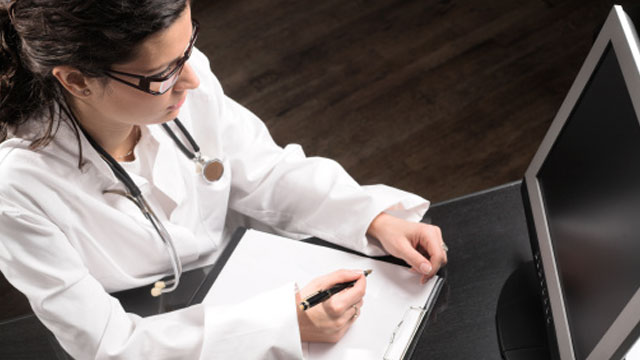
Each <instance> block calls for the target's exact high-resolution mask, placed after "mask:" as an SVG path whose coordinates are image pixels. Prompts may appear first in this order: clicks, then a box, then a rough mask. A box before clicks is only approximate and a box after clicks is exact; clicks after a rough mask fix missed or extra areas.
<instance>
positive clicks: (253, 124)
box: [0, 50, 429, 359]
mask: <svg viewBox="0 0 640 360" xmlns="http://www.w3.org/2000/svg"><path fill="white" fill-rule="evenodd" d="M190 64H191V65H192V67H193V68H194V70H195V71H196V73H197V75H198V76H199V78H200V81H201V83H200V87H199V88H198V89H196V90H193V91H190V92H189V94H188V96H187V100H186V102H185V104H184V105H183V107H182V109H181V110H180V119H181V121H182V122H183V124H184V125H185V126H186V127H187V129H188V130H189V131H190V133H191V134H192V136H193V137H194V138H195V139H196V141H197V142H198V144H199V145H200V147H201V149H202V153H203V154H204V155H205V156H207V157H209V158H218V159H220V160H221V161H222V162H223V163H224V168H225V171H224V174H223V176H222V178H221V179H220V180H219V181H217V182H216V183H214V184H207V183H206V182H204V180H203V179H202V178H201V177H200V174H198V173H196V171H195V166H194V163H193V162H192V161H191V160H189V159H187V158H186V157H185V156H184V154H182V153H181V152H180V150H179V149H178V148H177V147H176V146H175V144H174V143H173V141H172V140H171V139H170V138H169V137H168V136H167V134H166V133H165V132H164V131H163V129H162V128H161V127H160V126H159V125H152V126H148V127H143V128H142V130H143V131H142V136H141V139H140V142H139V144H138V145H137V147H136V149H135V153H136V156H137V157H138V158H139V159H140V161H146V162H147V163H146V164H147V165H148V167H147V170H144V171H143V170H139V171H141V173H140V174H135V170H133V169H130V170H131V171H132V172H131V173H130V175H131V177H132V178H133V179H134V181H135V182H136V184H138V186H139V187H140V189H141V190H142V193H143V195H144V196H145V197H146V199H147V201H148V202H150V203H151V206H152V207H153V209H154V210H155V211H156V213H157V215H158V216H159V217H160V219H161V221H162V222H163V224H164V226H165V227H166V228H167V230H168V231H169V233H170V234H171V236H172V238H173V240H174V242H175V246H176V248H177V252H178V255H179V257H180V259H181V260H182V263H183V264H184V266H185V268H186V269H189V268H195V267H199V266H203V265H207V264H210V263H212V262H213V261H214V260H215V258H216V257H217V255H218V254H219V253H220V249H221V248H222V246H224V244H225V239H226V238H227V234H228V232H229V230H233V228H232V227H233V226H235V225H236V224H239V223H241V222H244V225H250V226H253V227H258V228H261V229H270V230H271V231H275V232H278V233H279V234H281V235H286V236H290V237H301V236H303V235H304V236H309V235H312V236H317V237H320V238H323V239H325V240H328V241H332V242H334V243H338V244H342V245H344V246H347V247H350V248H352V249H355V250H359V251H363V252H367V253H370V254H380V253H381V251H382V250H381V249H380V248H379V247H377V246H376V245H375V244H373V243H370V242H368V240H367V237H366V236H365V233H366V230H367V228H368V226H369V224H370V223H371V221H372V220H373V218H374V217H375V216H376V215H378V214H379V213H380V212H382V211H387V212H390V213H392V214H393V215H396V216H401V217H404V218H406V219H408V220H412V221H419V220H420V219H421V218H422V216H423V215H424V213H425V211H426V210H427V208H428V205H429V203H428V202H427V201H426V200H424V199H422V198H420V197H418V196H416V195H413V194H410V193H407V192H404V191H401V190H397V189H394V188H391V187H387V186H383V185H375V186H360V185H358V184H357V183H356V182H355V181H354V180H353V179H352V178H351V177H350V176H349V175H348V174H347V173H346V172H345V171H344V169H343V168H342V167H341V166H340V165H339V164H337V163H336V162H334V161H331V160H328V159H324V158H306V157H305V155H304V153H303V152H302V149H301V148H300V146H298V145H288V146H286V147H285V148H281V147H279V146H277V145H276V144H275V143H274V142H273V141H272V139H271V137H270V135H269V133H268V131H267V129H266V127H265V126H264V124H263V123H262V122H261V121H260V120H259V119H258V118H257V117H256V116H255V115H253V114H252V113H251V112H250V111H248V110H247V109H245V108H243V107H242V106H240V105H239V104H237V103H236V102H234V101H233V100H231V99H230V98H228V97H226V96H225V95H224V93H223V91H222V88H221V86H220V84H219V82H218V80H217V79H216V78H215V76H214V75H213V74H212V73H211V71H210V70H209V63H208V60H207V59H206V57H205V56H204V55H203V54H202V53H201V52H199V51H197V50H196V51H194V53H193V56H192V59H191V60H190ZM177 133H179V132H177ZM81 142H82V151H83V152H82V154H83V156H84V159H85V165H84V166H83V167H82V170H80V169H79V168H78V144H77V141H76V138H75V135H74V133H73V131H72V130H71V129H70V127H69V126H68V125H66V124H65V123H63V124H62V125H61V126H60V129H59V131H58V133H57V134H56V136H55V138H54V140H53V141H52V142H51V143H50V144H49V145H47V146H46V147H45V148H42V149H39V150H37V151H32V150H30V149H29V147H28V146H29V141H27V140H24V139H22V138H21V137H20V135H19V134H18V136H17V137H15V138H13V139H9V140H6V141H5V142H3V143H2V144H0V229H1V230H0V271H2V273H3V274H4V275H5V276H6V278H7V279H8V280H9V282H10V283H11V284H12V285H13V286H15V287H16V288H17V289H18V290H20V291H21V292H23V293H24V294H25V295H26V296H27V298H28V299H29V302H30V304H31V307H32V308H33V311H34V312H35V314H36V315H37V316H38V318H39V319H40V320H41V321H42V322H43V323H44V324H45V326H47V327H48V328H49V329H50V330H51V331H52V332H53V333H54V334H55V336H56V338H57V339H58V340H59V342H60V343H61V345H62V346H63V347H64V348H65V349H66V350H67V351H68V352H69V353H70V354H71V355H72V356H74V357H76V358H79V359H89V358H98V359H116V358H117V359H120V358H122V359H144V358H146V359H165V358H166V359H210V358H213V357H215V358H221V359H231V358H233V359H258V358H278V359H280V358H301V357H302V352H301V344H300V335H299V330H298V324H297V318H296V310H295V304H294V287H293V284H289V285H287V286H285V287H283V288H280V289H274V290H272V291H270V292H267V293H263V294H256V296H255V297H254V298H251V299H248V300H247V301H248V302H253V303H255V304H256V305H254V306H251V305H247V304H238V305H236V306H233V307H229V308H216V307H211V306H207V305H206V304H199V305H194V306H191V307H188V308H185V309H181V310H177V311H173V312H170V313H166V314H161V315H156V316H151V317H147V318H141V317H139V316H137V315H135V314H131V313H126V312H125V311H124V310H123V308H122V306H121V305H120V303H119V302H118V300H117V299H115V298H114V297H112V296H110V295H109V292H114V291H118V290H123V289H129V288H133V287H138V286H143V285H148V284H150V283H152V282H153V281H155V280H157V279H158V278H161V277H163V276H164V275H167V274H171V273H172V271H171V266H170V260H169V255H168V253H167V251H166V249H165V247H164V245H163V244H162V242H161V241H160V239H159V238H158V236H157V234H156V232H155V231H154V230H153V228H152V226H151V223H150V222H149V221H148V220H147V219H145V217H144V216H143V214H142V213H141V212H140V210H139V209H138V208H137V207H136V205H135V204H134V203H133V202H131V201H130V200H128V199H127V198H125V197H123V196H120V195H115V194H110V193H107V194H104V193H103V191H105V190H114V189H119V190H125V187H124V185H123V184H122V183H121V182H120V181H118V179H117V178H116V177H115V175H114V174H113V173H112V171H111V170H110V169H109V167H108V165H107V164H106V163H105V162H104V161H103V160H102V159H101V158H100V157H99V155H98V154H97V153H96V151H95V150H94V149H93V148H92V147H91V146H90V145H89V143H88V142H87V140H86V139H85V138H84V137H82V139H81ZM143 168H144V166H139V167H138V169H143ZM145 173H146V175H144V174H145ZM248 219H251V220H248ZM239 220H240V221H239ZM319 275H320V274H319ZM257 304H260V305H259V306H258V305H257Z"/></svg>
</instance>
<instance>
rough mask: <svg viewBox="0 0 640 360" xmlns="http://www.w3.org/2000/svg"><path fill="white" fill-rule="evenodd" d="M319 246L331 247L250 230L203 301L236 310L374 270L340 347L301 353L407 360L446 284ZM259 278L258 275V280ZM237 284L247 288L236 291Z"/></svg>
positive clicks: (306, 346) (316, 346)
mask: <svg viewBox="0 0 640 360" xmlns="http://www.w3.org/2000/svg"><path fill="white" fill-rule="evenodd" d="M309 243H311V244H309ZM317 245H328V244H327V243H326V242H323V241H321V240H317V239H312V240H309V241H306V243H305V242H301V241H296V240H291V239H286V238H282V237H279V236H276V235H272V234H266V233H260V232H258V231H254V230H251V231H248V232H247V233H246V234H245V237H244V238H243V240H242V241H241V242H240V244H239V245H238V247H237V248H236V250H235V252H234V253H233V254H232V255H231V258H230V259H229V260H228V262H227V264H226V266H225V268H224V269H223V270H222V273H221V274H220V276H219V278H218V279H217V280H216V282H215V283H214V284H213V286H212V288H211V289H210V294H208V296H207V297H206V298H205V299H204V302H205V303H207V304H209V305H212V306H227V305H234V304H238V303H240V302H242V301H244V300H246V299H247V298H250V297H252V296H253V295H255V294H257V293H261V292H263V291H268V290H270V289H272V288H274V287H279V286H282V285H284V284H286V283H291V282H293V281H296V282H297V283H298V284H301V285H304V284H306V283H308V282H309V281H310V280H312V279H313V278H315V277H317V276H320V275H323V274H326V273H329V272H331V271H334V270H337V269H338V268H349V269H361V268H362V269H364V268H372V269H374V270H373V274H372V275H371V276H369V277H368V278H367V293H366V295H365V300H364V302H365V307H364V308H363V310H362V312H361V313H360V317H359V318H358V321H356V322H355V323H354V324H353V325H352V326H351V328H350V329H349V331H347V333H346V334H345V335H344V337H343V338H342V339H341V340H340V341H339V342H338V343H337V344H322V343H303V354H304V356H305V358H308V359H323V360H325V359H331V360H334V359H352V358H358V359H380V358H383V356H385V353H386V354H387V355H386V358H388V359H402V358H409V357H410V356H411V354H412V353H413V351H414V349H415V347H416V344H417V343H418V342H419V338H420V335H421V334H422V331H423V330H424V328H425V326H426V324H427V323H428V321H427V319H428V315H429V312H430V311H431V309H432V307H433V305H434V303H435V299H437V297H438V294H439V292H440V288H441V287H442V284H443V282H444V279H443V278H442V277H440V276H436V277H434V278H432V279H430V280H429V281H428V282H427V284H424V285H422V284H420V282H419V278H420V275H417V274H414V273H411V272H409V271H408V268H407V269H406V271H405V269H402V268H399V267H398V266H397V265H398V263H401V262H402V261H399V260H398V259H392V258H391V259H388V257H370V256H364V255H362V254H359V253H357V252H354V251H352V250H349V249H344V248H342V247H340V246H336V245H333V244H331V245H330V246H327V247H330V248H333V249H327V248H326V247H325V246H317ZM336 249H337V250H340V251H335V250H336ZM380 260H382V261H380ZM387 260H392V261H387ZM389 262H391V263H395V265H394V264H389ZM255 274H260V276H258V278H257V280H256V276H255ZM238 283H242V284H245V285H247V286H243V287H241V288H238V286H237V284H238ZM392 340H393V341H392Z"/></svg>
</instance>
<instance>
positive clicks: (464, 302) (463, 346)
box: [0, 182, 531, 360]
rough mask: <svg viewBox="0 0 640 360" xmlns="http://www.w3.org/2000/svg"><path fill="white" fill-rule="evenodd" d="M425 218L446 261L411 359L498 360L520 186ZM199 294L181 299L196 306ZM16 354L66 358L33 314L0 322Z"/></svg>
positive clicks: (5, 354)
mask: <svg viewBox="0 0 640 360" xmlns="http://www.w3.org/2000/svg"><path fill="white" fill-rule="evenodd" d="M427 214H428V216H427V218H426V219H425V220H427V221H430V222H431V223H433V224H436V225H438V226H440V227H441V228H442V232H443V236H444V238H445V241H446V242H447V245H448V246H449V249H450V250H449V252H450V256H449V264H448V266H447V274H446V276H447V281H446V282H445V284H444V287H443V290H442V292H441V294H440V297H439V298H438V301H437V302H436V305H435V307H434V309H433V312H432V313H431V316H430V319H429V322H428V325H427V327H426V328H425V331H424V332H423V334H422V336H421V339H420V342H419V343H418V344H417V346H416V348H415V352H414V354H413V359H426V358H428V359H435V360H437V359H500V350H499V347H498V340H497V334H496V326H495V312H496V305H497V302H498V296H499V294H500V290H501V288H502V285H503V284H504V282H505V280H506V279H507V278H508V277H509V275H510V274H511V273H512V272H513V270H515V269H516V268H517V267H518V266H519V265H520V264H521V263H522V262H525V261H529V260H531V250H530V247H529V239H528V236H527V226H526V220H525V215H524V211H523V208H522V200H521V198H520V183H519V182H517V183H511V184H507V185H504V186H500V187H498V188H494V189H490V190H487V191H483V192H479V193H475V194H471V195H469V196H465V197H462V198H458V199H453V200H450V201H446V202H442V203H439V204H435V205H433V206H432V207H431V209H430V210H429V212H428V213H427ZM213 272H215V271H213ZM198 276H200V277H199V278H198V279H203V277H202V276H204V278H208V274H204V275H198ZM198 281H202V280H198ZM184 282H185V285H186V284H188V281H186V280H185V281H184ZM209 286H210V285H209ZM143 292H144V295H145V299H151V297H149V296H148V289H144V290H143ZM200 295H202V294H200ZM200 295H198V296H196V297H195V298H194V297H190V298H189V299H190V300H188V301H187V302H189V303H190V302H192V301H196V302H197V300H198V299H199V300H200V301H201V297H200ZM124 296H125V297H130V296H131V293H129V294H128V295H124ZM121 297H122V294H121ZM123 300H124V302H125V303H126V302H127V301H128V300H126V299H123ZM132 306H133V307H135V306H136V305H126V304H125V308H131V307H132ZM18 355H19V356H18ZM16 357H19V358H21V359H31V358H33V359H67V357H66V356H65V354H64V352H63V351H62V350H61V349H60V348H59V345H57V343H56V342H55V339H53V337H52V336H51V334H50V333H49V332H48V331H47V330H46V329H45V328H44V327H43V326H42V325H41V324H40V322H39V321H38V320H37V319H36V318H35V317H34V316H33V315H30V316H26V317H23V318H20V319H13V320H10V321H7V322H4V323H2V324H0V358H16Z"/></svg>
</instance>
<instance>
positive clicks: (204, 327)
mask: <svg viewBox="0 0 640 360" xmlns="http://www.w3.org/2000/svg"><path fill="white" fill-rule="evenodd" d="M0 229H2V231H1V232H0V271H2V273H3V274H4V275H5V276H6V278H7V279H8V280H9V282H10V283H11V284H12V285H13V286H15V287H16V288H17V289H18V290H20V291H21V292H22V293H24V294H25V295H26V296H27V298H28V299H29V302H30V304H31V307H32V309H33V311H34V313H35V314H36V315H37V316H38V318H39V319H40V320H41V321H42V322H43V323H44V325H45V326H46V327H47V328H49V329H50V330H51V331H52V332H53V333H54V334H55V336H56V338H57V339H58V340H59V342H60V343H61V345H62V346H63V347H64V348H65V350H67V352H69V354H70V355H72V356H73V357H74V358H77V359H94V358H95V359H211V358H220V359H258V358H261V359H262V358H267V359H268V358H278V359H298V358H301V357H302V353H301V345H300V335H299V331H298V325H297V316H296V310H295V296H294V286H293V284H289V285H287V286H283V287H282V288H279V289H275V290H273V291H271V292H268V293H264V294H261V295H260V296H258V297H256V298H252V299H250V300H248V301H247V303H245V304H238V305H234V306H229V307H211V306H208V305H206V304H200V305H195V306H191V307H188V308H185V309H181V310H177V311H173V312H170V313H166V314H161V315H156V316H152V317H147V318H141V317H139V316H137V315H135V314H130V313H126V312H125V311H124V310H123V308H122V306H121V305H120V303H119V301H118V300H117V299H115V298H114V297H112V296H110V295H109V294H107V293H106V292H105V291H104V289H103V288H102V286H101V285H100V284H99V283H98V281H96V280H95V279H94V278H93V277H92V276H91V274H89V272H88V271H87V268H86V267H85V265H84V264H83V261H82V259H81V258H80V257H79V256H78V254H77V252H76V251H75V250H74V249H73V248H72V247H71V246H70V245H69V243H68V241H67V239H66V238H65V236H64V234H63V233H62V232H61V231H60V230H59V229H58V228H57V227H56V226H55V225H54V224H52V223H50V222H49V221H48V220H47V219H45V218H44V217H43V216H40V215H38V214H34V213H30V212H27V211H25V210H23V209H20V208H17V207H15V206H12V204H11V203H9V202H8V201H6V200H3V199H2V198H0ZM264 309H269V311H264Z"/></svg>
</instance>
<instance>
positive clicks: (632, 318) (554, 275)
mask: <svg viewBox="0 0 640 360" xmlns="http://www.w3.org/2000/svg"><path fill="white" fill-rule="evenodd" d="M609 44H611V46H612V48H613V50H614V51H615V54H616V57H617V59H618V62H619V64H620V67H621V70H622V75H623V77H624V80H625V83H626V85H627V89H628V91H629V93H630V95H631V101H632V103H633V108H634V110H635V113H636V115H637V116H638V118H639V119H640V50H639V49H638V46H639V45H638V44H640V42H639V41H638V34H637V33H636V30H635V28H634V26H633V23H632V22H631V20H630V19H629V17H628V16H627V14H626V13H625V12H624V11H623V10H622V7H620V6H618V5H615V6H614V7H613V9H612V10H611V12H610V13H609V16H608V17H607V20H606V22H605V24H604V25H603V27H602V29H601V31H600V33H599V35H598V37H597V39H596V41H595V42H594V44H593V47H592V48H591V51H590V52H589V54H588V56H587V58H586V60H585V62H584V64H583V65H582V68H581V69H580V72H579V73H578V76H577V77H576V79H575V81H574V83H573V85H572V86H571V88H570V90H569V93H568V94H567V97H566V98H565V100H564V102H563V103H562V106H561V107H560V110H558V113H557V115H556V117H555V118H554V120H553V122H552V124H551V127H550V128H549V130H548V132H547V134H546V135H545V137H544V139H543V141H542V144H541V145H540V148H539V149H538V151H537V152H536V154H535V156H534V157H533V160H532V161H531V164H530V165H529V168H528V169H527V171H526V173H525V182H526V186H527V191H528V194H527V195H528V197H529V200H530V204H531V212H532V218H533V223H534V225H535V231H536V233H537V237H538V239H537V241H538V246H539V249H540V255H541V259H542V265H543V268H544V270H545V271H544V273H545V275H544V276H545V281H546V284H547V290H548V297H549V302H550V305H551V312H552V314H553V320H554V327H555V333H556V337H557V342H558V350H559V355H560V359H562V360H574V359H575V354H574V348H573V342H572V336H571V331H570V328H569V323H568V319H567V313H566V311H565V304H564V299H563V296H562V289H561V286H560V279H559V277H558V267H557V266H556V262H555V255H554V251H553V246H552V243H551V237H550V234H549V226H548V223H547V220H546V216H545V208H544V205H543V203H542V192H541V189H540V183H539V182H538V179H537V175H538V173H539V171H540V169H541V167H542V165H543V163H544V161H545V159H546V158H547V155H548V154H549V152H550V150H551V148H552V146H553V144H554V143H555V141H556V139H557V138H558V136H559V134H560V132H561V130H562V128H563V127H564V124H565V123H566V121H567V119H568V118H569V117H570V115H571V113H572V110H573V108H574V107H575V105H576V103H577V101H578V100H579V99H580V96H581V95H582V92H583V90H584V89H585V86H587V84H588V83H589V79H590V78H591V75H592V74H593V72H594V70H596V68H597V66H598V64H599V62H600V59H601V57H602V56H603V55H604V54H605V51H606V50H607V48H608V46H609ZM533 241H535V239H533ZM639 324H640V289H638V290H636V292H635V294H634V296H633V297H632V298H631V300H630V301H629V302H628V303H627V305H626V306H625V307H624V308H623V310H622V311H621V312H620V314H619V315H618V317H617V318H616V319H615V320H614V322H613V323H612V325H611V326H610V327H609V329H608V330H607V331H606V332H605V334H604V336H603V337H602V338H601V339H599V341H598V343H597V344H596V346H595V348H594V349H593V351H592V352H591V353H590V354H589V355H588V357H587V360H595V359H611V358H618V359H620V358H622V357H623V356H624V354H625V353H626V351H627V350H628V349H629V348H630V347H631V346H632V345H633V343H634V342H635V340H636V337H637V336H638V332H639V331H640V325H639Z"/></svg>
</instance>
